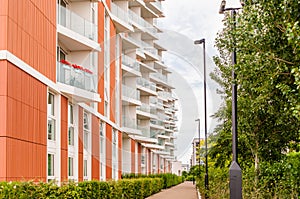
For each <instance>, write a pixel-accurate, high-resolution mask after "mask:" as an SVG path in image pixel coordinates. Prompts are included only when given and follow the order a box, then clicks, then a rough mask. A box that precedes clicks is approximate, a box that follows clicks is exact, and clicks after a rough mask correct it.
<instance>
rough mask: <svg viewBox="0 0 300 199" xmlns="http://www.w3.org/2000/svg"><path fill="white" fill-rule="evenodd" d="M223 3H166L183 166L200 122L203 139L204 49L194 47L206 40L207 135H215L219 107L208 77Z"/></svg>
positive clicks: (167, 39) (169, 58)
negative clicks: (194, 42)
mask: <svg viewBox="0 0 300 199" xmlns="http://www.w3.org/2000/svg"><path fill="white" fill-rule="evenodd" d="M238 2H239V1H236V0H232V1H230V0H228V1H227V5H228V6H235V5H237V3H238ZM220 3H221V0H166V1H163V8H164V13H165V16H166V17H165V18H163V20H161V21H162V22H161V24H160V27H163V29H164V35H162V36H161V37H160V42H161V43H162V44H163V46H165V47H167V49H168V53H166V54H165V55H164V60H165V62H166V64H167V65H168V66H169V67H170V68H171V69H172V72H173V75H172V76H171V78H170V79H172V83H173V85H174V86H175V88H176V89H175V90H174V91H175V93H176V95H177V96H178V98H179V104H180V108H181V110H180V111H179V113H180V115H179V119H180V121H179V125H180V128H179V132H178V133H177V134H176V136H177V140H176V141H175V143H176V145H177V146H176V148H177V150H176V151H175V155H176V156H177V158H178V160H181V161H182V162H183V163H189V159H190V157H191V152H192V150H191V143H192V140H193V138H194V137H198V129H197V123H196V122H195V119H197V118H199V117H200V120H201V128H200V129H201V137H204V111H203V110H204V100H203V99H204V95H203V56H202V53H203V51H202V50H203V49H202V45H200V46H195V45H194V44H193V41H194V40H197V39H202V38H205V40H206V60H207V61H206V64H207V67H206V68H207V71H208V72H207V104H208V105H207V106H208V111H207V112H208V114H207V115H208V133H210V132H212V130H213V127H214V122H213V121H212V119H211V117H209V116H210V115H212V114H213V113H214V112H215V111H216V110H217V109H218V107H219V106H220V102H221V101H220V100H218V99H217V98H218V97H217V96H216V93H215V90H216V84H215V83H214V82H213V81H212V80H211V79H210V78H209V77H208V74H209V73H210V72H212V70H213V69H214V67H215V66H214V63H213V61H212V57H213V56H215V55H217V50H216V48H215V47H214V42H215V38H216V35H217V32H218V31H220V30H221V29H222V19H223V17H224V16H223V15H220V14H219V13H218V12H219V7H220Z"/></svg>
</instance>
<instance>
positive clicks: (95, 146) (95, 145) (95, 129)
mask: <svg viewBox="0 0 300 199" xmlns="http://www.w3.org/2000/svg"><path fill="white" fill-rule="evenodd" d="M99 130H100V128H99V119H98V118H97V117H96V116H95V115H92V179H93V180H100V173H99V172H100V170H99V169H100V168H99V158H100V147H99V140H100V137H99Z"/></svg>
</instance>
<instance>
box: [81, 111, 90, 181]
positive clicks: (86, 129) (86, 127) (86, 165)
mask: <svg viewBox="0 0 300 199" xmlns="http://www.w3.org/2000/svg"><path fill="white" fill-rule="evenodd" d="M90 118H91V115H90V114H88V113H87V112H84V113H83V148H84V149H83V180H91V174H92V172H91V149H92V147H91V119H90Z"/></svg>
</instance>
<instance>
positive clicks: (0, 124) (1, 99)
mask: <svg viewBox="0 0 300 199" xmlns="http://www.w3.org/2000/svg"><path fill="white" fill-rule="evenodd" d="M0 110H1V111H0V137H4V136H6V126H7V97H6V96H0ZM0 153H1V152H0ZM0 167H1V166H0Z"/></svg>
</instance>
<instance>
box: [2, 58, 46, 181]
mask: <svg viewBox="0 0 300 199" xmlns="http://www.w3.org/2000/svg"><path fill="white" fill-rule="evenodd" d="M7 85H8V86H7V89H8V91H7V94H8V95H7V97H6V96H1V98H0V100H1V101H3V103H1V105H2V104H6V109H3V111H1V114H2V115H1V117H3V113H4V114H5V111H4V110H6V114H5V116H4V117H5V118H6V128H5V127H4V128H5V129H4V130H5V131H4V133H5V135H4V136H9V137H6V139H7V140H6V146H7V147H6V148H7V152H6V154H7V155H6V161H7V169H6V170H7V173H6V177H7V180H44V181H45V180H46V163H45V162H46V149H47V147H46V143H47V137H46V135H47V133H46V132H47V130H46V128H47V115H46V112H45V110H46V107H47V100H46V99H47V97H46V96H47V87H46V86H45V85H44V84H42V83H41V82H39V81H38V80H36V79H34V78H33V77H31V76H30V75H28V74H27V73H25V72H24V71H21V70H20V69H19V68H17V67H16V66H14V65H13V64H11V63H8V65H7ZM36 93H38V95H39V97H38V98H37V99H34V95H35V94H36ZM2 97H3V98H2ZM35 100H36V101H35ZM3 120H5V119H3ZM1 125H2V123H0V129H2V127H1ZM20 165H22V166H20Z"/></svg>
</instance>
